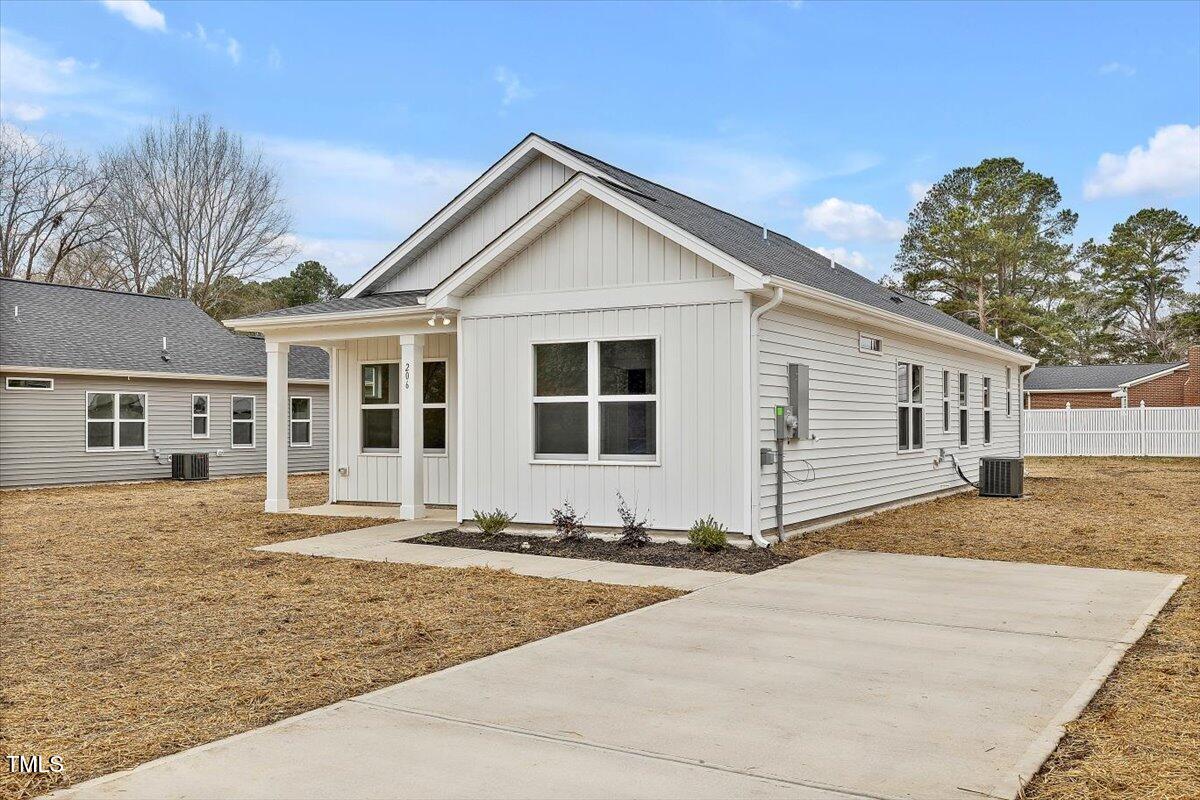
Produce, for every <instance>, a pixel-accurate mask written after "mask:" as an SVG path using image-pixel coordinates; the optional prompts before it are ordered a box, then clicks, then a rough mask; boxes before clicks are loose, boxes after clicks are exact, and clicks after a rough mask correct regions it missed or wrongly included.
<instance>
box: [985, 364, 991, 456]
mask: <svg viewBox="0 0 1200 800" xmlns="http://www.w3.org/2000/svg"><path fill="white" fill-rule="evenodd" d="M983 443H984V444H991V443H992V379H991V378H984V379H983Z"/></svg>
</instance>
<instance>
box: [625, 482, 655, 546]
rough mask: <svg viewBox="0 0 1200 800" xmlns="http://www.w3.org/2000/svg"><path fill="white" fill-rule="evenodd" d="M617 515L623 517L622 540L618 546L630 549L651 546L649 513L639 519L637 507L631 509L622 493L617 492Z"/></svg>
mask: <svg viewBox="0 0 1200 800" xmlns="http://www.w3.org/2000/svg"><path fill="white" fill-rule="evenodd" d="M617 515H618V516H620V517H621V538H620V539H617V544H623V545H628V546H630V547H641V546H642V545H646V544H650V534H649V533H646V527H647V526H648V525H649V524H650V514H649V512H647V513H646V514H644V515H642V517H641V518H640V519H639V518H638V510H637V507H636V506H634V507H632V508H631V507H630V505H629V503H627V502H625V498H624V497H623V496H622V495H621V493H620V492H617Z"/></svg>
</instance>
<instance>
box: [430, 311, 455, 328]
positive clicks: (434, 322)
mask: <svg viewBox="0 0 1200 800" xmlns="http://www.w3.org/2000/svg"><path fill="white" fill-rule="evenodd" d="M439 320H440V321H441V323H442V325H449V324H450V318H449V317H447V316H446V315H445V314H434V315H433V316H432V317H430V318H429V321H428V322H427V323H426V324H428V325H429V327H431V328H435V327H437V324H438V321H439Z"/></svg>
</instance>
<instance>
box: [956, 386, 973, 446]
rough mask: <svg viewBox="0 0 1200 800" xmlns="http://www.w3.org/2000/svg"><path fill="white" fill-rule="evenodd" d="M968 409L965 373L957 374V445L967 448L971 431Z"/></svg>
mask: <svg viewBox="0 0 1200 800" xmlns="http://www.w3.org/2000/svg"><path fill="white" fill-rule="evenodd" d="M969 411H970V409H968V408H967V373H965V372H960V373H958V443H959V444H960V445H962V446H963V447H966V446H967V442H968V441H969V440H970V438H971V429H970V427H969V424H968V422H969V420H968V415H969Z"/></svg>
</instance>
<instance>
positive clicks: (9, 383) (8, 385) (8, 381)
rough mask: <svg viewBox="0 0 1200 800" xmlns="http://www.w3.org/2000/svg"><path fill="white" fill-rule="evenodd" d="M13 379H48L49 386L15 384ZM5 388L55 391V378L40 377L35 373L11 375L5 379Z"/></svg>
mask: <svg viewBox="0 0 1200 800" xmlns="http://www.w3.org/2000/svg"><path fill="white" fill-rule="evenodd" d="M13 381H47V382H49V384H50V385H49V386H14V385H13ZM4 388H5V389H6V390H7V391H10V392H53V391H54V378H39V377H37V376H35V375H11V376H8V377H6V378H5V379H4Z"/></svg>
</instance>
